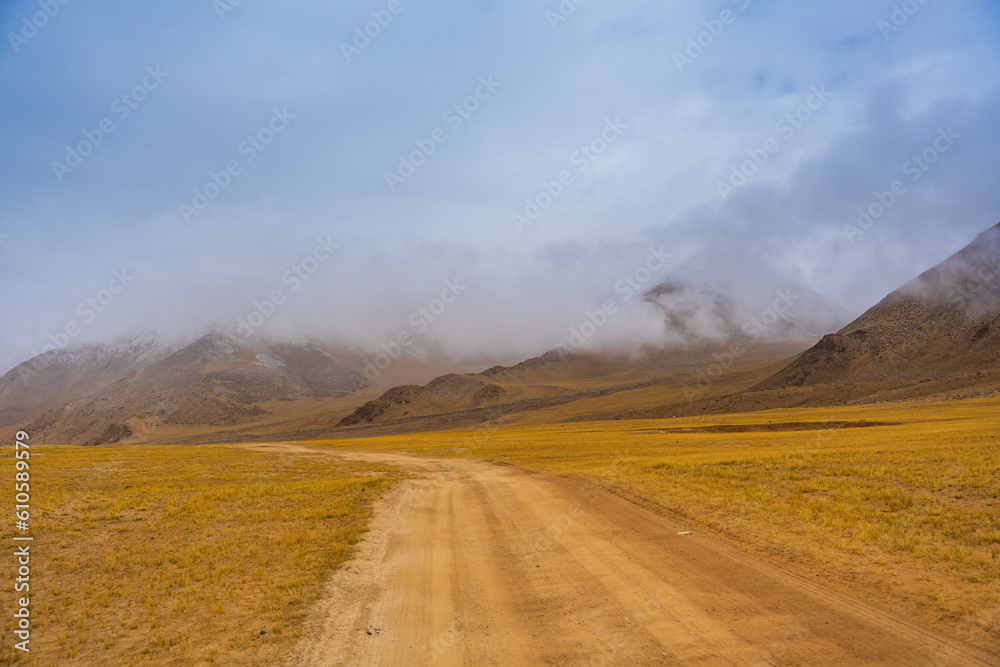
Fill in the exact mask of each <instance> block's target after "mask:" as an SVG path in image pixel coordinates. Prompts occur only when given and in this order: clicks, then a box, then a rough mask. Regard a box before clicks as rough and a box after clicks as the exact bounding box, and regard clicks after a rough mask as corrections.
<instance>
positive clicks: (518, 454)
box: [0, 399, 1000, 665]
mask: <svg viewBox="0 0 1000 667" xmlns="http://www.w3.org/2000/svg"><path fill="white" fill-rule="evenodd" d="M998 416H1000V400H997V399H983V400H966V401H960V402H942V403H907V404H886V405H878V406H860V407H845V408H828V409H811V408H810V409H795V410H779V411H771V412H760V413H752V414H740V415H712V416H706V417H701V418H679V419H670V420H656V421H615V422H597V423H571V424H552V425H544V426H512V425H507V426H503V425H501V424H491V425H487V426H484V427H481V428H479V429H476V430H469V431H452V432H444V433H425V434H416V435H406V436H392V437H381V438H368V439H360V440H338V441H323V442H317V443H311V444H313V445H322V446H323V447H324V448H329V449H330V450H337V449H345V450H396V451H402V452H411V453H416V454H422V455H433V456H435V457H473V458H484V459H491V460H497V461H504V462H508V463H512V464H516V465H519V466H524V467H526V468H534V469H543V470H548V471H552V472H556V473H560V474H565V475H572V476H579V477H585V478H589V479H592V480H595V481H597V482H599V483H600V484H601V485H603V486H606V487H607V488H610V489H614V490H615V491H616V492H618V493H621V494H622V495H626V496H628V497H632V498H635V499H641V500H642V501H645V502H650V503H655V505H657V506H658V507H659V508H660V510H661V511H664V512H666V513H668V514H670V515H672V516H674V517H679V518H681V519H682V520H683V521H685V522H687V523H690V525H691V529H692V530H695V531H698V532H700V533H702V534H706V533H707V534H709V535H716V536H717V537H720V538H723V539H725V540H727V541H729V542H730V543H732V544H735V545H736V546H737V547H738V548H740V549H741V550H743V551H746V552H748V553H750V554H753V555H756V556H758V557H760V558H762V559H764V560H765V561H768V562H771V563H774V564H776V565H779V566H780V567H782V568H784V569H785V570H787V571H790V572H793V573H795V574H798V575H800V576H802V577H806V578H808V579H809V580H811V581H815V582H818V583H820V584H822V585H825V586H828V587H830V588H833V589H836V590H841V591H844V592H848V593H850V594H851V595H852V596H855V597H860V598H862V599H865V600H867V601H869V602H871V603H874V604H876V605H877V606H881V607H884V608H887V609H891V610H894V611H896V612H898V613H900V614H902V615H904V616H908V617H910V618H913V619H915V620H917V621H918V622H920V623H921V624H922V625H926V626H928V627H931V628H934V629H936V630H939V631H941V632H942V633H945V634H948V635H951V636H953V637H957V638H960V639H962V640H964V641H966V642H968V643H970V644H972V645H975V646H979V647H981V648H984V649H987V650H995V647H996V646H998V645H1000V444H998V438H1000V420H998V419H997V417H998ZM32 475H33V477H32V490H33V498H34V501H33V502H34V503H35V508H34V514H33V517H32V522H33V525H34V527H35V532H34V535H35V537H36V541H35V542H34V545H33V560H32V565H33V571H32V597H33V605H34V610H35V613H36V616H35V623H36V624H35V626H34V628H35V630H36V633H35V634H34V635H33V642H32V649H33V652H32V654H31V656H29V657H26V656H24V655H22V654H16V653H15V652H14V651H13V650H12V648H11V647H10V646H9V645H5V646H3V647H2V648H0V663H3V664H8V663H18V664H32V665H34V664H37V665H58V664H65V663H66V662H68V661H70V660H74V659H75V660H77V661H80V662H81V663H85V664H95V663H97V662H105V663H108V664H144V663H145V664H157V665H169V664H207V663H212V662H215V663H217V664H262V665H263V664H274V663H275V662H276V661H277V660H278V659H280V657H281V656H283V655H285V653H286V652H287V650H288V649H289V648H290V647H291V646H292V645H294V642H295V640H296V639H297V638H298V637H299V636H300V632H301V627H302V621H303V620H304V618H305V616H306V613H307V611H308V609H309V606H310V604H311V603H312V602H314V601H316V600H317V599H318V598H319V596H320V593H321V590H322V586H321V584H322V582H324V581H325V580H326V579H327V577H328V576H329V575H330V573H331V572H332V571H333V570H334V569H335V568H336V567H337V566H338V565H339V564H340V563H342V562H343V561H344V560H345V559H346V558H347V557H349V555H350V553H351V550H352V545H354V544H356V543H357V542H358V540H359V539H360V537H361V536H362V534H363V533H364V530H365V525H366V522H367V520H368V518H369V516H370V510H371V507H372V504H373V502H374V501H375V500H376V499H378V498H379V497H380V496H381V495H382V494H383V493H384V492H385V491H386V490H387V489H388V488H389V486H390V485H391V484H392V483H393V482H394V481H395V480H397V479H399V478H400V477H401V474H400V473H398V471H394V470H393V469H390V468H387V467H384V466H380V465H379V464H374V463H361V462H345V461H342V460H340V459H338V458H336V457H329V456H323V455H318V454H317V455H312V454H308V453H302V452H300V453H294V452H284V453H279V452H274V451H271V452H261V451H253V450H250V449H247V448H240V447H149V446H146V447H102V448H92V449H85V448H67V447H59V448H53V447H49V448H44V449H38V448H36V449H32ZM0 576H2V579H0V586H2V589H3V590H4V592H5V594H8V595H12V594H13V592H12V578H11V570H10V568H4V569H3V571H2V575H0Z"/></svg>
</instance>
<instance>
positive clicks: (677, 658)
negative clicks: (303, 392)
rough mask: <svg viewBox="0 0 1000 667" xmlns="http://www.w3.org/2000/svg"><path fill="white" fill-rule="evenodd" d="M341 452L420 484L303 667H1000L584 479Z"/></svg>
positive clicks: (330, 610) (395, 509)
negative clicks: (385, 465)
mask: <svg viewBox="0 0 1000 667" xmlns="http://www.w3.org/2000/svg"><path fill="white" fill-rule="evenodd" d="M260 447H284V448H293V449H297V450H307V449H310V448H306V447H300V446H295V445H260ZM310 451H321V450H310ZM327 451H328V450H327ZM331 455H334V454H333V453H331ZM335 455H338V456H345V457H349V458H352V459H361V460H369V461H377V462H381V463H389V464H392V465H395V466H398V467H400V468H402V469H403V470H405V471H407V472H410V473H412V474H414V475H415V476H416V477H417V478H416V479H414V480H412V481H409V482H405V483H402V484H399V485H397V486H396V487H395V488H394V489H393V490H392V491H391V492H390V494H389V495H388V496H387V497H386V498H385V499H383V501H382V502H381V503H380V505H379V506H378V508H377V512H376V517H375V519H374V522H373V524H372V529H371V531H370V533H369V534H368V536H367V538H366V539H365V541H364V542H363V544H362V546H361V550H360V553H359V555H358V557H357V558H356V559H354V560H353V561H352V562H351V563H349V564H348V565H346V566H345V567H344V568H343V569H341V570H340V571H338V572H337V574H336V575H335V576H334V577H333V578H332V580H331V581H330V582H329V584H328V586H327V591H326V595H325V596H324V599H323V600H322V601H321V602H320V603H319V604H318V605H317V606H316V608H315V609H314V611H313V613H312V616H311V618H310V620H309V623H308V624H307V628H306V630H307V632H306V637H305V639H304V640H303V642H302V643H301V644H300V646H299V647H298V650H297V651H296V653H295V655H293V656H290V659H289V664H295V665H403V666H409V665H920V666H921V667H930V666H932V665H933V666H934V667H943V666H944V665H956V666H957V665H989V664H996V663H995V662H993V661H991V659H990V658H989V657H988V656H985V655H983V654H981V653H978V652H977V651H975V650H974V649H971V648H969V647H966V646H963V645H960V644H959V643H957V642H954V641H950V640H945V639H942V638H939V637H937V636H935V635H933V634H931V633H929V632H927V631H925V630H923V629H921V628H919V627H917V626H916V625H915V624H913V623H911V622H909V621H907V620H905V619H901V618H899V617H896V616H893V615H892V614H889V613H887V612H884V611H881V610H878V609H875V608H873V607H871V606H869V605H866V604H863V603H861V602H858V601H856V600H852V599H850V598H848V597H845V596H843V595H840V594H837V593H834V592H831V591H828V590H825V589H823V588H822V587H819V586H817V585H814V584H812V583H810V582H808V581H806V580H804V579H802V578H799V577H796V576H793V575H790V574H788V573H785V572H783V571H781V570H779V569H776V568H774V567H771V566H769V565H767V564H764V563H761V562H759V561H757V560H754V559H752V558H749V557H747V556H745V555H743V554H741V553H739V552H738V551H736V550H735V549H733V548H731V547H730V546H728V545H726V544H724V543H721V542H719V541H718V540H715V539H712V538H709V537H707V536H704V535H700V534H699V533H698V530H697V528H696V527H692V526H687V525H683V524H680V523H676V522H675V521H674V520H672V519H670V518H668V517H664V516H660V515H659V514H657V513H654V512H653V511H651V510H650V509H647V508H644V507H640V506H639V505H636V504H633V503H631V502H629V501H627V500H625V499H622V498H620V497H618V496H616V495H613V494H611V493H608V492H606V491H604V490H602V489H600V488H597V487H595V486H593V485H591V484H589V483H587V482H584V481H580V480H573V479H568V478H563V477H557V476H550V475H546V474H536V473H533V472H531V471H526V470H522V469H519V468H515V467H512V466H507V465H496V464H492V463H488V462H485V461H476V460H464V459H458V460H431V459H424V458H417V457H412V456H406V455H403V454H394V453H375V452H354V453H344V452H337V453H336V454H335ZM688 531H692V532H690V533H689V532H688ZM684 533H688V534H684Z"/></svg>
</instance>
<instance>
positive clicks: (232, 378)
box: [0, 332, 368, 444]
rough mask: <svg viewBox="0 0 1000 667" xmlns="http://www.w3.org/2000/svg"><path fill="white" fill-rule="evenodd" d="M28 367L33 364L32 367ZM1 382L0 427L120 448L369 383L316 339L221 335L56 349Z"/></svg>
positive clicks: (251, 416) (347, 391)
mask: <svg viewBox="0 0 1000 667" xmlns="http://www.w3.org/2000/svg"><path fill="white" fill-rule="evenodd" d="M22 366H24V365H22ZM30 368H31V373H30V375H27V376H26V375H25V369H24V368H22V367H18V368H15V369H14V370H12V371H11V372H9V373H8V374H7V375H5V376H4V377H3V378H0V427H5V428H8V429H11V428H27V429H29V430H30V431H31V432H33V433H38V432H46V434H47V437H48V440H49V441H50V442H68V441H73V442H77V443H79V444H101V443H107V442H117V441H119V440H122V439H124V438H127V437H129V436H131V435H132V434H133V433H135V432H136V431H138V430H149V429H154V430H155V429H156V428H159V427H161V426H163V425H177V426H207V427H220V426H230V425H234V424H241V423H246V422H249V421H251V420H253V419H255V418H258V417H260V416H262V415H264V414H266V413H267V412H268V407H267V404H268V403H271V402H275V401H296V400H301V399H324V398H331V397H340V396H346V395H349V394H351V393H352V392H355V391H357V390H359V389H362V388H364V387H366V386H368V381H367V380H365V378H364V377H363V376H362V375H361V374H360V373H358V372H357V371H355V370H351V369H350V368H347V367H346V366H344V365H341V364H340V363H339V362H338V361H337V359H335V358H334V357H333V356H332V355H330V354H329V353H328V352H326V351H325V350H323V349H322V347H320V346H319V345H317V344H313V343H270V342H266V341H259V340H255V341H247V340H244V339H241V338H239V337H237V336H234V335H232V334H228V333H223V332H212V333H209V334H207V335H204V336H201V337H200V338H197V339H196V340H194V341H193V342H190V343H188V344H183V343H180V344H175V345H173V346H171V345H167V344H164V343H162V342H159V341H157V340H156V339H155V338H151V337H147V338H145V339H143V341H142V343H141V344H136V343H134V342H133V341H122V342H120V343H119V344H117V345H112V346H95V345H91V346H84V347H81V348H76V349H72V350H59V351H55V352H50V353H48V354H47V355H45V356H44V357H43V358H42V359H40V360H35V361H34V363H32V364H31V366H30Z"/></svg>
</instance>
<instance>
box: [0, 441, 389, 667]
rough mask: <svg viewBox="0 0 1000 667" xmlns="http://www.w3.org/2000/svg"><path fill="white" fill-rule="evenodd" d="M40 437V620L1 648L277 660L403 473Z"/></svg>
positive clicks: (100, 655)
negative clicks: (16, 644)
mask: <svg viewBox="0 0 1000 667" xmlns="http://www.w3.org/2000/svg"><path fill="white" fill-rule="evenodd" d="M31 453H32V459H31V463H32V492H33V493H32V496H33V498H34V503H35V506H34V512H33V516H32V523H33V525H34V527H35V528H34V533H33V534H34V536H35V541H34V543H33V545H32V554H33V557H32V568H33V569H32V590H31V596H32V608H33V611H34V614H35V617H34V618H35V620H34V630H35V632H34V633H33V635H32V642H31V649H32V652H31V654H30V656H26V655H24V654H23V653H21V652H17V651H14V649H13V647H12V646H11V643H12V642H4V645H3V646H2V647H0V663H2V664H10V663H16V664H30V665H62V664H67V663H69V662H71V661H76V662H79V664H91V665H93V664H108V665H127V664H155V665H171V664H207V663H213V662H215V663H218V664H240V665H253V664H260V665H271V664H275V662H276V661H277V659H278V658H279V657H280V656H281V655H283V654H284V652H285V651H286V650H287V649H288V647H289V646H291V645H292V644H294V641H295V640H296V639H297V637H298V628H299V627H300V625H301V622H302V620H303V618H304V616H305V614H306V612H307V610H308V607H309V605H310V604H311V603H312V602H313V601H314V600H315V599H316V598H317V597H318V596H319V594H320V591H321V588H322V586H321V584H322V582H324V581H325V580H326V578H327V577H328V575H329V574H330V572H331V571H332V570H333V569H334V568H336V567H337V566H338V565H339V564H340V563H341V562H342V561H343V560H344V559H345V558H347V557H348V555H349V554H350V552H351V547H352V545H354V544H355V543H356V542H357V541H358V540H359V539H360V538H361V536H362V534H363V532H364V526H365V523H366V521H367V519H368V516H369V513H370V509H371V506H372V503H373V502H374V501H375V500H376V499H377V498H379V497H380V496H381V495H382V493H384V492H385V491H386V490H387V489H388V488H389V486H390V485H391V483H392V481H393V480H394V476H393V473H391V472H387V471H386V469H385V468H383V467H381V466H378V465H370V464H358V463H343V462H339V461H338V460H337V459H335V458H333V457H329V456H309V455H296V454H276V453H260V452H252V451H248V450H243V449H237V448H232V447H225V448H222V447H109V448H105V447H102V448H93V449H84V448H78V447H73V448H69V447H59V448H53V447H48V448H43V449H40V448H33V449H32V450H31ZM11 571H12V568H9V567H4V568H3V569H2V580H0V586H2V590H3V591H4V596H5V597H6V598H7V599H12V597H13V581H12V575H11Z"/></svg>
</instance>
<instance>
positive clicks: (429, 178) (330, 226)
mask: <svg viewBox="0 0 1000 667" xmlns="http://www.w3.org/2000/svg"><path fill="white" fill-rule="evenodd" d="M895 4H898V3H894V2H892V1H889V0H885V1H881V0H880V1H879V2H869V1H865V2H862V1H861V0H850V1H847V2H841V3H831V4H827V5H824V6H823V7H818V8H817V7H813V6H808V7H807V6H805V5H804V4H803V3H796V2H792V1H791V0H782V1H779V2H772V3H758V2H753V1H752V0H738V1H735V2H720V3H709V2H694V3H684V4H682V5H676V4H658V3H648V2H638V1H626V2H620V3H612V4H594V3H585V4H582V5H578V6H576V9H575V11H573V12H572V13H570V14H564V13H560V12H562V10H561V9H560V5H559V3H557V2H551V3H543V4H542V5H538V4H537V3H530V2H521V1H515V2H508V3H495V2H487V1H485V0H481V1H479V2H476V3H469V4H467V5H464V6H461V7H454V6H450V5H433V4H420V3H413V4H409V3H403V5H402V6H403V7H404V9H403V10H402V11H401V13H399V14H397V15H394V16H393V18H392V19H391V21H389V22H388V23H386V24H385V25H384V26H382V27H380V28H378V30H377V32H378V34H377V36H376V37H374V38H371V39H369V40H368V41H367V42H366V41H365V40H364V39H359V38H358V37H357V35H358V33H359V31H363V29H364V28H365V26H366V24H368V23H370V22H371V21H372V20H373V18H372V16H373V15H372V12H376V14H378V12H379V11H380V10H382V9H384V5H380V4H379V3H368V4H364V3H362V4H356V3H355V4H348V5H342V4H341V5H335V6H334V5H329V4H328V3H320V2H315V1H313V0H306V1H304V2H298V3H294V4H293V5H291V6H289V5H264V4H254V3H242V4H240V5H238V6H237V5H225V6H226V7H228V9H227V10H225V11H221V12H220V11H218V8H217V7H216V6H214V5H213V4H212V3H208V2H187V1H185V2H179V3H173V4H171V5H169V6H166V5H165V6H163V7H154V6H148V7H147V6H143V7H141V8H140V7H138V6H136V5H134V3H127V2H124V0H114V1H112V2H107V3H101V4H100V5H99V6H95V5H86V4H81V5H77V4H75V3H71V4H67V5H61V6H60V7H61V9H60V11H59V13H58V15H57V16H55V17H53V18H52V19H51V20H50V21H49V22H48V23H47V25H46V26H45V27H44V28H43V29H40V30H38V31H37V34H32V36H31V37H30V38H27V37H23V36H20V35H21V32H22V30H23V19H24V17H25V16H30V15H31V13H32V12H35V11H37V3H32V2H21V1H18V2H10V3H6V4H5V5H4V6H3V8H2V9H0V25H2V27H3V33H4V34H5V35H8V39H7V40H6V44H5V48H4V49H3V50H2V51H0V83H2V85H3V89H4V91H5V93H6V94H5V98H6V99H8V100H10V101H11V103H10V104H7V105H4V106H3V108H2V109H0V118H2V120H3V123H2V124H0V127H2V128H3V129H2V130H0V132H2V133H3V136H4V148H5V150H4V155H3V157H2V158H0V170H2V171H0V197H2V200H3V202H4V206H3V207H2V210H0V234H3V235H4V236H2V237H0V275H2V280H0V307H2V308H3V312H4V314H5V315H6V317H4V318H3V320H2V321H0V342H2V345H0V369H2V370H4V371H6V370H7V369H10V368H12V367H14V366H15V365H17V364H19V363H21V362H23V361H25V360H26V359H28V358H30V357H32V356H33V355H34V353H35V352H41V351H42V350H43V349H44V348H45V346H46V345H60V344H62V343H63V342H67V343H68V342H70V340H72V342H74V343H76V342H82V341H98V342H99V341H110V340H114V339H115V338H117V337H118V336H121V335H123V334H125V333H126V332H128V331H131V330H133V329H135V328H140V329H151V330H156V331H157V332H159V334H160V335H161V336H164V337H166V338H168V339H169V338H171V337H175V336H180V335H188V334H190V333H191V332H195V331H200V330H202V329H204V328H205V327H208V326H213V325H214V326H219V327H222V328H235V327H238V326H239V325H240V323H241V322H246V323H247V326H249V327H250V328H251V329H253V331H254V333H255V334H259V335H265V336H267V337H270V338H273V339H276V340H295V341H302V340H306V339H309V338H320V339H323V340H335V341H338V342H339V344H342V345H344V346H346V347H349V346H363V347H365V348H367V349H373V348H378V347H379V346H380V345H382V344H388V343H390V342H391V341H394V340H398V339H399V337H400V335H406V336H412V337H413V338H414V339H415V340H418V341H420V343H421V345H422V346H425V347H434V348H435V349H440V350H442V351H444V352H446V353H449V354H453V355H455V356H460V357H475V356H477V355H483V354H489V355H493V356H500V357H504V358H510V359H516V358H527V357H529V356H533V355H537V354H541V353H542V352H544V351H546V350H549V349H552V348H553V347H555V346H557V345H559V344H560V343H566V342H568V341H569V338H570V337H571V336H572V335H573V334H572V330H573V328H574V327H575V328H577V329H579V327H580V325H581V324H582V323H584V322H586V321H587V320H588V319H589V317H588V313H592V312H594V309H595V308H601V307H602V305H603V304H604V303H605V302H607V301H608V300H614V301H615V304H616V306H617V312H616V313H615V314H614V316H613V317H611V318H609V319H608V322H607V324H606V325H604V326H602V327H601V328H600V329H601V330H600V332H599V333H598V334H595V336H594V337H592V338H591V339H588V341H587V345H588V346H594V347H598V348H600V347H601V346H604V347H612V348H614V347H620V348H624V349H630V348H634V347H636V346H641V345H643V344H646V343H656V342H658V341H662V340H663V339H665V338H669V336H670V335H671V334H670V332H665V331H664V328H663V324H662V314H661V313H659V312H658V310H657V307H656V305H655V304H653V303H650V302H648V301H643V300H640V299H630V300H628V302H627V303H626V302H625V299H624V294H623V293H621V292H619V291H616V285H618V284H619V282H620V281H623V280H625V279H626V278H628V277H631V279H632V280H634V281H638V282H642V285H640V287H641V288H643V289H648V288H650V287H653V286H654V285H657V284H660V283H662V282H664V281H667V280H675V281H680V282H684V283H685V284H688V285H692V286H700V287H697V289H695V288H692V289H694V291H689V292H687V293H683V292H677V293H676V294H675V297H670V298H674V299H675V300H676V298H678V297H679V296H681V295H683V296H685V298H690V299H693V300H694V301H697V300H698V299H700V298H701V297H702V296H704V295H705V294H706V293H711V292H719V293H726V292H727V290H729V289H730V288H731V287H732V286H734V285H737V286H742V287H747V288H748V289H747V292H748V293H750V292H755V291H756V292H759V293H760V295H766V294H768V293H769V292H770V291H771V289H770V287H769V285H770V282H769V280H764V279H761V280H758V277H759V276H762V275H763V274H764V273H765V272H766V273H768V274H769V275H770V274H773V275H776V276H780V280H786V281H790V282H791V283H793V284H796V285H800V286H801V288H802V289H805V290H809V291H810V293H815V294H817V295H822V298H823V299H828V300H829V302H830V303H832V304H837V307H838V308H843V309H844V311H845V312H862V311H864V310H866V309H867V308H869V307H871V306H872V305H873V304H875V303H876V302H877V301H878V300H879V299H881V298H882V297H883V296H884V295H885V294H887V293H889V292H890V291H892V290H893V289H895V288H896V287H897V286H898V285H900V284H903V283H904V282H906V281H907V280H909V279H910V278H911V277H912V276H913V275H915V274H917V273H920V272H921V271H923V270H926V269H928V268H930V267H932V266H934V265H935V264H937V263H938V262H940V261H942V260H943V259H944V258H946V257H948V256H950V255H951V254H952V253H954V252H956V251H957V250H959V249H960V248H962V247H964V246H965V245H966V244H968V243H969V242H970V241H971V240H972V239H973V238H974V237H975V236H976V234H977V233H979V232H980V231H982V230H983V229H986V228H987V227H989V226H991V225H993V224H995V223H996V221H997V220H998V219H1000V215H998V211H1000V190H998V189H997V188H996V187H995V183H994V181H995V174H996V173H997V167H998V156H1000V126H998V124H997V123H996V118H997V117H1000V58H998V53H997V44H998V43H1000V40H998V39H997V36H998V31H1000V24H998V15H1000V11H998V9H997V7H996V6H994V5H993V4H992V3H983V2H975V1H973V0H962V1H959V2H953V3H948V4H941V3H926V4H924V5H921V6H920V9H919V11H917V12H916V13H915V14H913V15H912V16H908V17H906V21H905V22H903V23H901V24H900V25H898V26H893V29H887V28H886V25H887V24H886V21H890V22H891V21H892V20H893V18H892V17H893V12H894V5H895ZM216 5H218V3H216ZM229 10H231V11H229ZM724 10H728V11H730V12H732V14H731V16H732V17H733V20H732V21H731V22H728V23H725V24H722V23H720V18H719V17H720V12H722V11H724ZM552 12H555V13H556V14H555V15H556V16H558V18H557V19H553V18H552V17H553V14H552ZM897 18H898V17H897ZM563 19H565V20H563ZM894 28H898V29H894ZM10 35H14V37H13V38H10V37H9V36H10ZM109 35H115V38H114V39H109V38H108V36H109ZM19 36H20V37H19ZM699 40H700V41H701V42H702V43H703V44H706V45H702V46H697V44H698V42H699ZM692 43H693V44H695V45H696V46H695V47H692V46H691V45H692ZM512 44H517V45H518V46H517V48H516V49H515V48H511V45H512ZM473 46H474V47H475V48H472V47H473ZM345 47H346V48H345ZM355 51H356V52H355ZM83 81H86V84H85V85H84V84H83V83H82V82H83ZM105 121H107V122H105ZM102 128H103V129H102ZM109 128H110V129H109ZM942 137H946V139H942ZM82 153H86V155H82ZM74 155H75V157H74ZM524 221H527V223H528V224H523V222H524ZM652 252H655V253H660V254H669V255H671V257H670V259H669V261H667V262H664V263H663V266H658V267H657V269H656V270H654V271H650V275H649V277H648V280H647V281H639V280H638V279H639V278H640V277H641V276H642V275H643V274H642V269H643V267H645V266H647V261H648V260H649V257H650V253H652ZM733 257H743V258H745V259H746V261H747V262H748V264H749V265H752V266H755V267H761V269H760V271H757V269H754V270H753V271H748V272H742V273H741V272H740V271H738V270H734V267H735V266H741V265H742V260H740V261H739V262H734V261H733V260H732V258H733ZM695 258H700V259H698V261H699V262H700V264H701V266H700V267H699V270H698V271H697V272H694V271H693V269H691V268H690V262H691V261H692V260H693V259H695ZM637 274H638V275H637ZM449 284H450V285H451V287H449ZM637 284H638V283H637ZM727 285H728V286H730V287H729V288H727V287H726V286H727ZM706 286H707V287H706ZM703 288H704V289H703ZM706 290H707V291H706ZM699 295H701V296H699ZM661 296H664V298H667V296H666V295H661ZM734 298H735V302H736V303H735V305H736V306H738V307H739V308H740V309H741V311H740V312H741V317H742V316H743V314H744V313H745V316H746V317H754V316H755V314H756V313H759V312H761V310H762V306H759V305H758V304H757V302H756V301H755V300H754V298H751V297H750V296H746V297H744V296H741V295H736V297H734ZM439 300H440V301H439ZM445 300H448V301H451V302H450V303H445ZM772 301H773V299H772ZM675 305H676V304H675ZM421 309H424V310H425V311H426V313H427V314H422V313H421ZM706 312H707V311H706ZM254 313H257V314H254ZM432 318H433V319H432ZM257 322H259V324H260V326H255V323H257ZM704 324H705V326H706V327H708V328H711V327H712V326H713V325H712V323H711V321H706V322H705V323H704ZM675 333H676V332H675ZM817 333H819V332H817Z"/></svg>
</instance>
